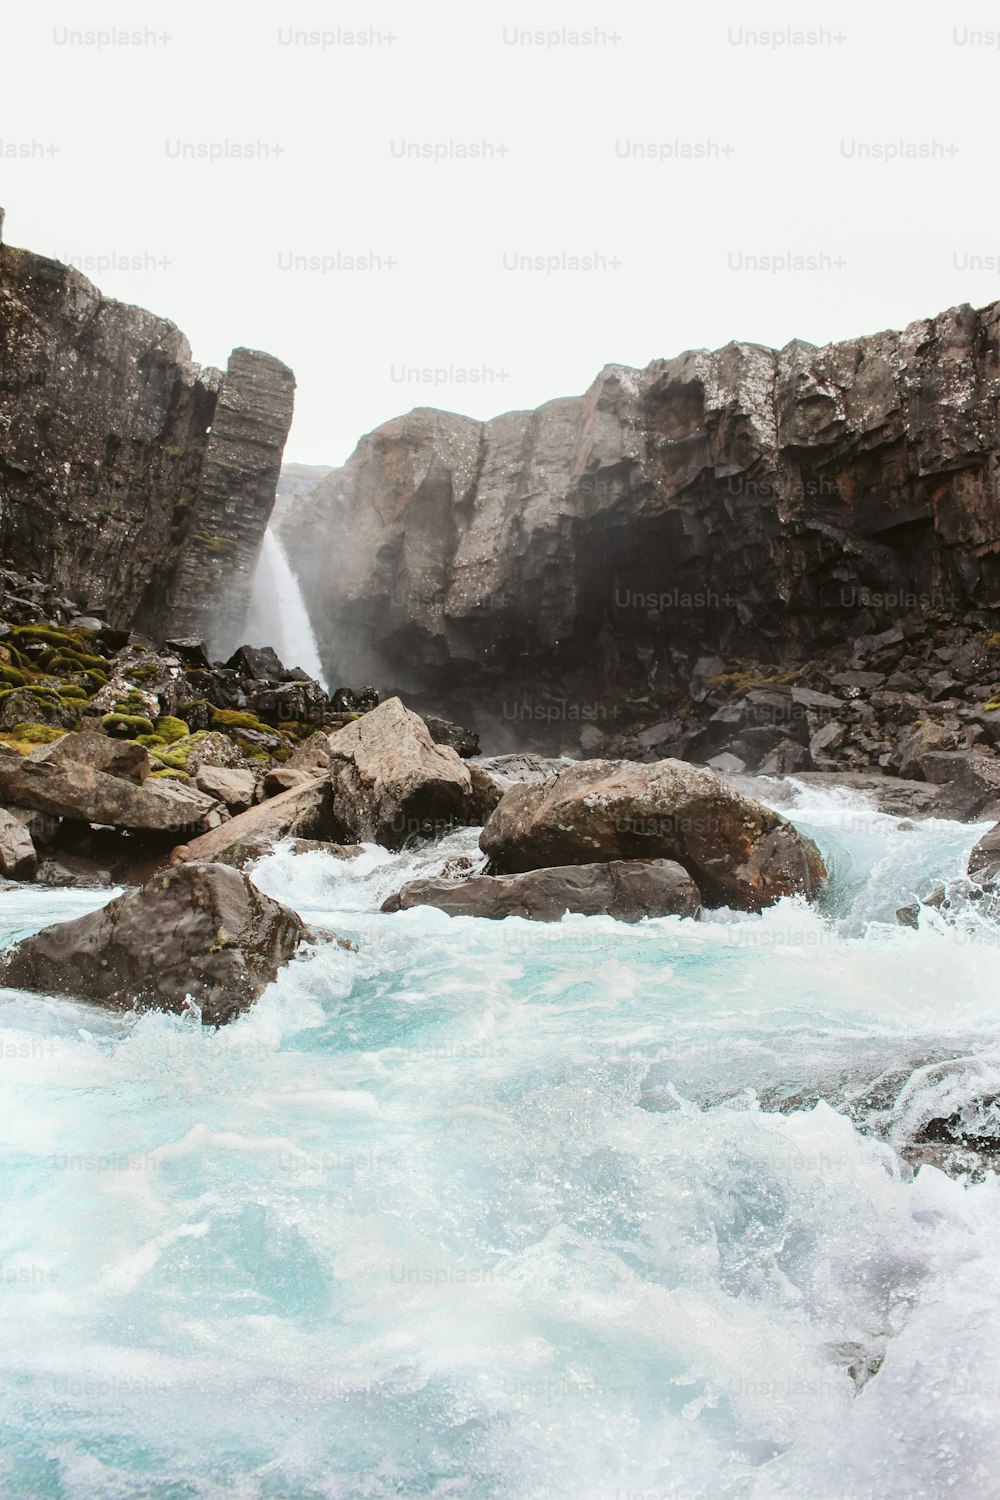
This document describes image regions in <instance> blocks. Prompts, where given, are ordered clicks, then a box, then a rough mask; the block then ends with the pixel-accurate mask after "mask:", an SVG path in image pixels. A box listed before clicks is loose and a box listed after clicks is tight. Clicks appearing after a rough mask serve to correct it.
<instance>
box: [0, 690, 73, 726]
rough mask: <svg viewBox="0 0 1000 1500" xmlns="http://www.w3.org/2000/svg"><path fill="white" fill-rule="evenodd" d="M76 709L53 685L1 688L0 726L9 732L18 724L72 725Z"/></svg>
mask: <svg viewBox="0 0 1000 1500" xmlns="http://www.w3.org/2000/svg"><path fill="white" fill-rule="evenodd" d="M75 722H76V713H75V712H74V710H73V709H72V708H70V707H69V705H67V704H65V703H64V702H63V701H62V699H61V698H60V697H59V694H58V693H57V692H56V691H55V689H54V688H42V687H24V688H8V689H6V690H5V691H3V692H0V730H5V731H7V732H9V731H10V730H12V729H13V728H14V727H15V725H18V724H52V725H56V726H57V727H60V728H62V729H69V728H70V727H71V726H72V725H73V724H74V723H75Z"/></svg>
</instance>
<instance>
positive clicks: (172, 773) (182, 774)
mask: <svg viewBox="0 0 1000 1500" xmlns="http://www.w3.org/2000/svg"><path fill="white" fill-rule="evenodd" d="M149 776H150V780H152V778H153V777H154V776H156V777H164V778H170V779H171V780H173V781H190V780H191V778H190V776H189V775H188V773H187V772H186V771H181V770H178V769H175V768H173V767H168V766H164V767H163V768H162V769H161V770H159V771H150V773H149Z"/></svg>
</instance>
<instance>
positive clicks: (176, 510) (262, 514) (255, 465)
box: [0, 244, 294, 652]
mask: <svg viewBox="0 0 1000 1500" xmlns="http://www.w3.org/2000/svg"><path fill="white" fill-rule="evenodd" d="M293 392H294V379H293V376H292V373H291V371H290V370H289V369H287V368H286V366H285V365H283V364H281V363H280V361H278V360H276V359H273V358H272V357H271V356H270V355H268V354H261V353H258V352H257V351H255V350H251V349H236V350H234V351H233V353H232V355H231V356H230V359H229V363H228V366H227V369H226V371H225V372H224V373H223V372H221V371H219V370H216V369H201V368H200V367H199V366H198V365H196V364H194V363H192V360H191V349H190V347H189V345H188V342H187V340H186V339H185V338H184V335H183V334H182V333H181V332H180V331H179V330H178V329H177V328H176V327H175V325H174V324H173V323H171V322H169V321H167V320H166V319H164V318H159V317H156V316H154V314H152V313H150V312H146V311H144V310H143V309H141V308H137V307H131V306H128V305H126V304H124V303H121V302H116V301H113V300H112V299H110V298H107V297H104V296H102V295H101V293H100V292H99V291H98V290H97V289H96V288H95V287H94V286H92V285H91V283H90V282H89V281H88V280H87V279H86V277H84V276H83V275H81V274H80V273H79V272H78V271H77V270H75V269H73V268H72V267H69V266H65V265H62V264H60V263H59V262H57V261H53V260H47V259H45V258H44V257H42V256H39V255H34V254H32V253H31V252H30V251H27V250H20V249H15V248H14V247H12V246H10V245H6V244H2V245H0V556H2V558H3V559H4V561H5V562H6V563H7V564H8V565H10V566H13V567H14V568H16V569H18V570H20V571H22V572H25V573H32V574H37V575H39V576H40V577H42V578H44V579H46V580H48V581H49V582H51V583H53V584H54V585H55V586H56V587H57V588H59V589H61V590H64V591H65V593H66V594H68V595H71V596H72V597H74V598H77V599H83V600H84V601H85V602H86V604H87V605H88V607H90V608H94V609H101V610H103V611H105V613H106V615H107V618H108V620H109V621H110V622H111V623H112V624H114V625H116V626H135V627H138V628H140V629H143V630H146V631H148V632H149V633H151V634H154V635H159V636H162V635H165V634H168V633H174V634H194V635H200V636H203V637H204V638H205V639H207V640H208V641H209V643H210V645H211V646H212V648H213V650H215V651H217V652H224V651H226V650H228V649H232V647H233V646H234V645H235V644H237V643H238V642H237V636H238V634H239V632H240V629H241V628H242V622H243V616H244V613H245V609H246V600H247V593H248V588H249V581H250V575H251V573H252V571H253V566H254V563H255V561H256V557H257V553H258V552H259V550H260V544H261V540H262V537H263V534H264V530H265V528H266V526H267V523H268V519H269V517H270V513H271V507H272V505H273V503H274V495H275V487H276V484H277V480H278V474H279V470H280V464H281V454H282V449H283V447H284V443H285V438H286V435H287V432H288V427H289V424H290V422H291V416H292V401H293Z"/></svg>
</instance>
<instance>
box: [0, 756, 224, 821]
mask: <svg viewBox="0 0 1000 1500" xmlns="http://www.w3.org/2000/svg"><path fill="white" fill-rule="evenodd" d="M0 802H7V803H10V804H12V805H13V806H14V807H30V808H33V809H34V810H35V811H36V812H43V813H48V814H49V815H50V816H52V817H56V818H74V819H76V820H78V821H80V822H83V823H102V824H106V825H108V826H109V827H112V828H128V829H132V830H135V831H144V832H150V833H181V832H186V831H190V832H192V833H201V832H202V831H203V830H204V829H207V828H211V827H213V826H214V825H215V824H216V823H218V822H219V821H221V820H222V819H223V818H224V817H225V816H226V814H225V810H224V809H220V807H219V804H218V803H217V802H216V801H215V800H214V799H213V798H211V797H207V796H206V795H205V794H204V792H199V791H197V790H196V789H195V788H194V787H190V786H186V785H182V784H181V783H179V782H176V781H169V782H168V781H166V780H159V779H157V780H155V781H147V782H145V783H144V784H143V785H142V786H137V785H136V784H135V783H134V782H132V781H126V780H125V779H124V777H122V776H120V775H114V776H112V775H109V774H108V773H107V772H106V771H98V770H95V769H94V768H93V767H92V766H90V765H88V764H87V763H86V761H83V760H72V759H69V758H65V759H62V760H60V759H52V758H49V759H44V760H42V759H38V760H36V759H35V757H34V756H33V755H29V756H27V757H22V756H20V755H18V754H16V753H15V752H8V753H2V754H0Z"/></svg>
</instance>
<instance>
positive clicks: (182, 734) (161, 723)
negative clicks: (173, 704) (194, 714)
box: [156, 714, 191, 745]
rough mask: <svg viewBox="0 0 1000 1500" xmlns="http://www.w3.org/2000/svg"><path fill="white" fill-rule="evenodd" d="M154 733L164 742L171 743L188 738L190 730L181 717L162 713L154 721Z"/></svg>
mask: <svg viewBox="0 0 1000 1500" xmlns="http://www.w3.org/2000/svg"><path fill="white" fill-rule="evenodd" d="M156 733H157V734H158V735H159V736H160V738H161V739H162V740H163V741H164V743H165V744H167V745H173V744H175V743H176V742H177V741H178V740H186V739H188V738H189V737H190V734H191V730H190V729H189V727H188V725H187V724H185V722H184V720H183V719H175V718H174V716H173V715H172V714H162V715H161V717H160V718H158V719H157V721H156Z"/></svg>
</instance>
